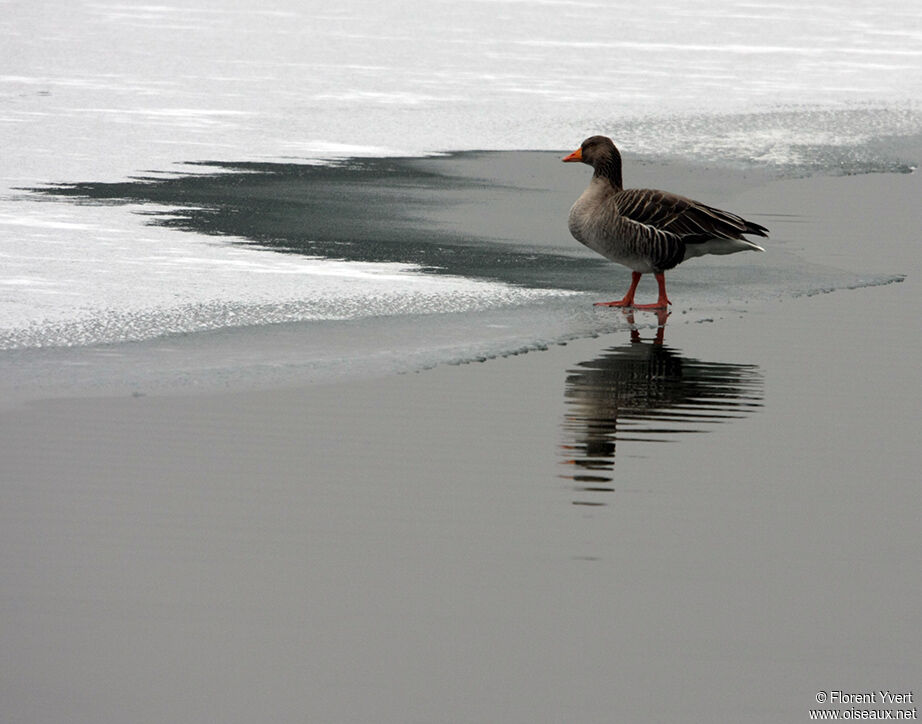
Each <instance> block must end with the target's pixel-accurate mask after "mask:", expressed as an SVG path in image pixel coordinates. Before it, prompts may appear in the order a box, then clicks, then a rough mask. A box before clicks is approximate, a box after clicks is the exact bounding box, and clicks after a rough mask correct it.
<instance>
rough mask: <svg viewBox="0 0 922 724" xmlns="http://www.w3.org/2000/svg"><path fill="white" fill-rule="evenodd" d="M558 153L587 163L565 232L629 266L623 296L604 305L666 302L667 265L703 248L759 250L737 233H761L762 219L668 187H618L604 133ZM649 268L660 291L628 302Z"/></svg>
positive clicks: (616, 160) (616, 162)
mask: <svg viewBox="0 0 922 724" xmlns="http://www.w3.org/2000/svg"><path fill="white" fill-rule="evenodd" d="M563 160H564V161H566V162H573V161H581V162H583V163H586V164H589V165H590V166H592V167H593V169H594V173H593V176H592V181H590V183H589V187H588V188H587V189H586V190H585V191H584V192H583V194H582V196H580V197H579V198H578V199H577V200H576V203H574V204H573V207H572V208H571V209H570V216H569V219H568V226H569V228H570V233H571V234H572V235H573V237H574V238H575V239H576V240H577V241H579V242H580V243H581V244H585V245H586V246H587V247H589V248H590V249H592V250H593V251H595V252H597V253H598V254H601V255H602V256H604V257H605V258H606V259H610V260H611V261H614V262H617V263H619V264H622V265H624V266H626V267H628V268H629V269H630V270H631V272H632V275H631V287H630V289H629V290H628V293H627V294H626V295H625V297H624V299H622V300H620V301H617V302H605V303H603V304H604V305H605V306H614V307H635V308H638V309H663V308H665V307H666V306H667V305H668V304H670V302H669V299H668V298H667V297H666V282H665V276H664V272H665V271H666V270H668V269H672V268H673V267H675V266H677V265H678V264H681V263H682V262H683V261H685V260H686V259H690V258H692V257H696V256H702V255H704V254H733V253H735V252H738V251H747V250H748V251H764V249H763V248H762V247H761V246H759V245H758V244H755V243H754V242H752V241H749V240H748V239H746V238H744V236H743V235H744V234H753V235H755V236H767V235H768V234H767V232H768V229H766V228H765V227H764V226H760V225H759V224H756V223H754V222H752V221H747V220H746V219H743V218H742V217H740V216H737V215H736V214H732V213H730V212H728V211H722V210H720V209H716V208H714V207H712V206H707V205H706V204H702V203H700V202H698V201H693V200H692V199H688V198H685V197H684V196H679V195H677V194H672V193H669V192H667V191H657V190H655V189H625V188H624V186H623V184H622V180H621V154H620V153H619V152H618V149H617V148H616V147H615V144H614V143H612V141H611V139H610V138H606V137H604V136H592V137H591V138H587V139H586V140H585V141H583V144H582V145H581V146H580V148H578V149H577V150H576V151H574V152H573V153H571V154H570V155H569V156H567V157H566V158H564V159H563ZM648 273H652V274H653V275H654V276H655V277H656V280H657V283H658V284H659V298H658V299H657V302H656V304H646V305H638V304H634V291H635V290H636V288H637V284H638V282H639V281H640V277H641V275H642V274H648Z"/></svg>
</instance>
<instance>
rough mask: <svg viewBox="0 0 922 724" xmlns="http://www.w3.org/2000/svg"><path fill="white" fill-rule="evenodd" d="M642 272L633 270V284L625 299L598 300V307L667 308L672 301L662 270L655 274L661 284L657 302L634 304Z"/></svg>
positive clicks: (596, 304)
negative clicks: (614, 300) (612, 300)
mask: <svg viewBox="0 0 922 724" xmlns="http://www.w3.org/2000/svg"><path fill="white" fill-rule="evenodd" d="M641 276H643V275H642V274H641V273H640V272H631V286H630V288H629V289H628V290H627V294H625V295H624V299H621V300H620V301H617V302H596V303H595V306H597V307H633V308H634V309H666V308H667V307H668V306H669V305H670V304H672V302H670V301H669V297H667V296H666V275H665V274H663V273H662V272H660V273H659V274H654V275H653V276H654V277H655V278H656V283H657V284H658V285H659V296H658V297H657V299H656V303H655V304H634V292H636V291H637V284H638V283H639V282H640V277H641Z"/></svg>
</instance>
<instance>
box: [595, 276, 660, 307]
mask: <svg viewBox="0 0 922 724" xmlns="http://www.w3.org/2000/svg"><path fill="white" fill-rule="evenodd" d="M641 276H642V275H641V273H640V272H631V287H630V289H628V290H627V294H625V295H624V299H622V300H621V301H618V302H596V303H595V306H597V307H632V306H634V292H635V291H637V284H638V283H639V282H640V277H641ZM664 293H665V292H664Z"/></svg>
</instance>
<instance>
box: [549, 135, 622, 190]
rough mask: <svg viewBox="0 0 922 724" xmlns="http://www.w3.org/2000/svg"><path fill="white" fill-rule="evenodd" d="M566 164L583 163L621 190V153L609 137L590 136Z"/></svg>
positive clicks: (570, 156) (565, 159)
mask: <svg viewBox="0 0 922 724" xmlns="http://www.w3.org/2000/svg"><path fill="white" fill-rule="evenodd" d="M562 160H563V162H564V163H574V162H576V161H581V162H582V163H585V164H588V165H589V166H592V168H593V169H595V174H594V176H598V177H602V178H606V179H608V180H609V181H610V182H611V184H612V186H614V187H615V188H616V189H621V188H622V185H621V153H620V152H619V151H618V148H617V147H616V146H615V144H614V143H613V142H612V140H611V139H610V138H608V137H607V136H590V137H589V138H587V139H586V140H585V141H583V143H582V145H581V146H580V147H579V148H577V149H576V150H575V151H574V152H573V153H571V154H570V155H569V156H566V157H565V158H563V159H562Z"/></svg>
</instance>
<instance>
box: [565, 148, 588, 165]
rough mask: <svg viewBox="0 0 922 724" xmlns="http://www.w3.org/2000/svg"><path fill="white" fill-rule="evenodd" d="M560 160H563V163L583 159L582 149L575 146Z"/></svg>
mask: <svg viewBox="0 0 922 724" xmlns="http://www.w3.org/2000/svg"><path fill="white" fill-rule="evenodd" d="M560 160H561V161H563V162H564V163H573V162H574V161H582V160H583V149H582V148H577V149H576V150H575V151H574V152H573V153H571V154H570V155H569V156H567V157H566V158H562V159H560Z"/></svg>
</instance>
